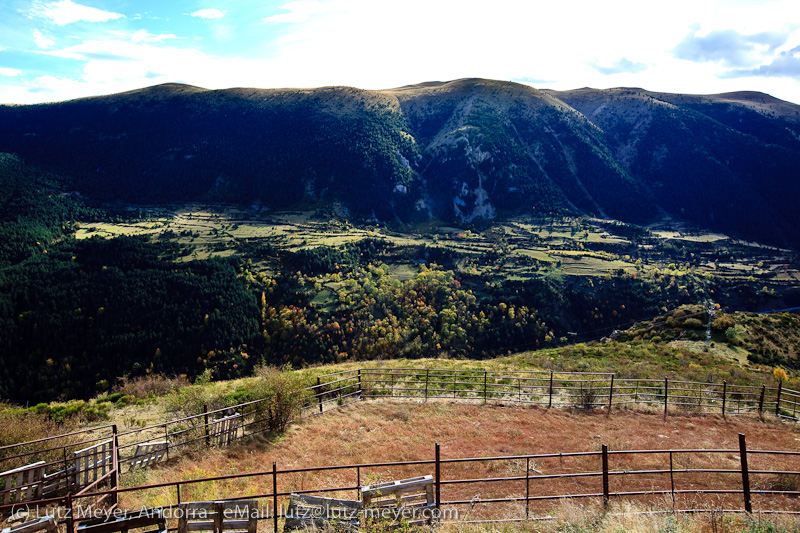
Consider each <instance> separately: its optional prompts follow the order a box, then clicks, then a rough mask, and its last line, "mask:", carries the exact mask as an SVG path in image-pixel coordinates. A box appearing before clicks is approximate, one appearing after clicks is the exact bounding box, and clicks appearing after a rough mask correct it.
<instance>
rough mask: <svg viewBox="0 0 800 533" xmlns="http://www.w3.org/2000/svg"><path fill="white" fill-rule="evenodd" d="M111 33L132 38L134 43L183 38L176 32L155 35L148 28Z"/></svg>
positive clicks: (159, 41)
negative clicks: (130, 31) (131, 31)
mask: <svg viewBox="0 0 800 533" xmlns="http://www.w3.org/2000/svg"><path fill="white" fill-rule="evenodd" d="M110 33H111V34H112V35H118V36H120V37H125V38H127V39H130V40H131V42H134V43H161V42H164V41H168V40H171V39H181V38H182V37H178V36H177V35H175V34H174V33H159V34H158V35H154V34H152V33H150V32H148V31H147V30H136V31H135V32H133V33H125V32H123V31H112V32H110Z"/></svg>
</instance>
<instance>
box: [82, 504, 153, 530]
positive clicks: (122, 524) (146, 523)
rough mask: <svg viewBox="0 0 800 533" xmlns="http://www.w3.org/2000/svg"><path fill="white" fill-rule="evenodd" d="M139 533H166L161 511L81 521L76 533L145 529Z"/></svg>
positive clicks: (145, 511)
mask: <svg viewBox="0 0 800 533" xmlns="http://www.w3.org/2000/svg"><path fill="white" fill-rule="evenodd" d="M145 528H146V531H142V532H141V533H167V521H166V519H165V518H164V516H163V514H162V513H161V509H142V510H141V511H132V512H127V513H112V514H109V515H108V516H107V517H104V518H103V517H101V518H92V519H89V520H83V521H81V523H80V524H79V525H78V529H77V531H76V533H128V532H129V531H131V530H134V529H137V530H138V529H145Z"/></svg>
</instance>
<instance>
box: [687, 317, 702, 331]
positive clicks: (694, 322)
mask: <svg viewBox="0 0 800 533" xmlns="http://www.w3.org/2000/svg"><path fill="white" fill-rule="evenodd" d="M683 327H685V328H690V329H703V328H704V327H705V326H703V323H702V322H701V321H700V319H699V318H687V319H686V320H684V321H683Z"/></svg>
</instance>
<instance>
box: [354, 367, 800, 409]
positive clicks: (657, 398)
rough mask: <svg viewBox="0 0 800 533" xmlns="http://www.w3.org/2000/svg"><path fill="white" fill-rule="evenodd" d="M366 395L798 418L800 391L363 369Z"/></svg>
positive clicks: (581, 376) (555, 375)
mask: <svg viewBox="0 0 800 533" xmlns="http://www.w3.org/2000/svg"><path fill="white" fill-rule="evenodd" d="M361 387H362V391H361V396H362V397H363V398H364V399H371V398H372V399H374V398H384V397H390V398H414V399H420V400H423V401H428V400H434V399H451V400H464V401H481V402H489V401H495V402H506V403H508V402H512V403H519V404H527V405H539V406H545V407H572V408H581V409H606V410H607V411H609V412H610V411H611V410H613V409H614V408H629V407H650V408H657V409H660V410H663V412H664V414H665V415H667V414H669V413H670V412H697V413H719V414H722V415H723V416H727V415H737V416H738V415H764V414H765V413H772V414H774V415H775V416H777V417H779V418H783V419H789V420H795V421H797V420H798V414H797V407H798V405H800V403H799V402H800V392H798V391H794V390H791V389H786V388H783V386H782V385H779V386H778V387H767V386H761V387H755V386H748V385H733V384H728V383H726V382H722V383H702V382H690V381H679V380H670V379H668V378H664V379H619V378H617V377H616V376H615V375H614V374H610V373H587V372H536V371H512V372H508V371H490V370H442V369H413V368H392V369H382V368H365V369H362V370H361Z"/></svg>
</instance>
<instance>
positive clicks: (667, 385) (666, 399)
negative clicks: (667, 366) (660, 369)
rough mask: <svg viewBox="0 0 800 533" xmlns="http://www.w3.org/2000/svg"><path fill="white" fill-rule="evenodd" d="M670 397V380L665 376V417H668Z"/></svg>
mask: <svg viewBox="0 0 800 533" xmlns="http://www.w3.org/2000/svg"><path fill="white" fill-rule="evenodd" d="M668 398H669V381H668V380H667V377H666V376H664V419H665V420H666V418H667V402H668Z"/></svg>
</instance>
